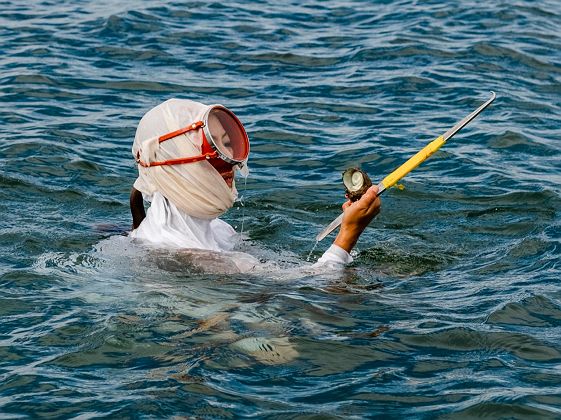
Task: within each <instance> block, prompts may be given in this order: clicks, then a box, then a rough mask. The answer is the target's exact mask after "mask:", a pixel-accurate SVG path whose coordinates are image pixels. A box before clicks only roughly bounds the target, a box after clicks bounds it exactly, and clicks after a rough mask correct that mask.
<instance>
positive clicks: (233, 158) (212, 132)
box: [136, 105, 249, 168]
mask: <svg viewBox="0 0 561 420" xmlns="http://www.w3.org/2000/svg"><path fill="white" fill-rule="evenodd" d="M200 129H202V130H203V144H202V147H201V154H200V155H197V156H190V157H184V158H177V159H168V160H162V161H156V162H149V163H146V162H143V161H141V160H140V153H138V154H137V158H136V161H137V163H138V164H139V165H141V166H144V167H145V168H148V167H150V166H163V165H180V164H184V163H193V162H199V161H202V160H210V159H216V158H219V159H222V160H223V161H224V162H226V163H229V164H230V165H232V166H239V167H240V168H241V167H243V165H244V162H245V161H246V160H247V157H248V155H249V137H248V136H247V133H246V132H245V129H244V127H243V125H242V123H241V122H240V120H239V119H238V117H236V115H235V114H234V113H233V112H232V111H230V110H229V109H227V108H225V107H223V106H222V105H215V106H213V107H211V108H210V109H209V110H208V111H207V112H205V114H204V116H203V119H202V121H197V122H194V123H192V124H191V125H188V126H187V127H183V128H180V129H179V130H176V131H172V132H171V133H167V134H164V135H163V136H160V137H159V138H158V142H159V143H163V142H164V141H166V140H170V139H173V138H175V137H177V136H180V135H182V134H185V133H188V132H189V131H194V130H200Z"/></svg>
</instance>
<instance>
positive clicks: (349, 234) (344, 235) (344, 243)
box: [333, 226, 361, 253]
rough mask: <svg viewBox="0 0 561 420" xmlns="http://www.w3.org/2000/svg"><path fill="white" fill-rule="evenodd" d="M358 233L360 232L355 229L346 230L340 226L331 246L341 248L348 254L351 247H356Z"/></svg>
mask: <svg viewBox="0 0 561 420" xmlns="http://www.w3.org/2000/svg"><path fill="white" fill-rule="evenodd" d="M360 233H361V232H359V231H357V229H352V228H346V227H344V226H342V227H341V229H340V230H339V234H338V235H337V237H336V238H335V241H333V244H334V245H337V246H338V247H340V248H343V249H344V250H345V251H347V252H348V253H350V252H351V250H352V249H353V247H354V246H355V245H356V243H357V241H358V238H359V236H360Z"/></svg>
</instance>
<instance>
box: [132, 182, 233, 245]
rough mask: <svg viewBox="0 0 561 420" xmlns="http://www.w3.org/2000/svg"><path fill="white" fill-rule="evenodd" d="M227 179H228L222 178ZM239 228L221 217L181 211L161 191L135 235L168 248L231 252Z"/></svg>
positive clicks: (155, 194) (147, 241)
mask: <svg viewBox="0 0 561 420" xmlns="http://www.w3.org/2000/svg"><path fill="white" fill-rule="evenodd" d="M222 182H224V181H222ZM236 235H237V234H236V231H235V230H234V228H232V226H230V225H229V224H228V223H226V222H224V221H223V220H220V219H212V220H208V219H199V218H196V217H192V216H189V215H188V214H185V213H184V212H182V211H181V210H179V209H178V208H177V207H176V206H175V205H174V204H173V203H171V202H170V201H169V200H168V199H167V198H165V197H164V196H162V194H160V193H159V192H156V193H154V195H153V196H152V204H151V206H150V208H149V209H148V211H147V213H146V218H145V219H144V220H143V221H142V223H141V224H140V226H139V227H138V228H136V229H135V230H133V231H132V232H131V237H132V238H133V239H137V240H139V241H141V242H143V243H149V244H151V245H157V246H160V247H164V248H194V249H208V250H211V251H231V250H232V249H233V248H234V246H235V245H236V242H237V238H236Z"/></svg>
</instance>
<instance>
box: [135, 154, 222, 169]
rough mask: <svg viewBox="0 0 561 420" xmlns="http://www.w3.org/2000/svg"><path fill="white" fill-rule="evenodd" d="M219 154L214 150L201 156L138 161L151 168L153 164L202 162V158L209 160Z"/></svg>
mask: <svg viewBox="0 0 561 420" xmlns="http://www.w3.org/2000/svg"><path fill="white" fill-rule="evenodd" d="M217 156H218V153H216V152H212V153H205V154H204V155H199V156H192V157H187V158H179V159H168V160H160V161H157V162H150V163H145V162H143V161H141V160H140V159H137V160H136V161H137V162H138V164H139V165H140V166H143V167H145V168H149V167H151V166H164V165H181V164H183V163H194V162H200V161H201V160H207V159H211V158H215V157H217Z"/></svg>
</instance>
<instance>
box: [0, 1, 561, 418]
mask: <svg viewBox="0 0 561 420" xmlns="http://www.w3.org/2000/svg"><path fill="white" fill-rule="evenodd" d="M0 10H2V11H1V12H0V52H1V54H0V97H1V101H2V107H1V108H0V122H1V124H0V211H1V214H2V217H0V418H28V417H29V418H31V417H52V418H81V419H86V418H93V417H96V418H99V417H109V418H131V417H134V418H184V417H188V418H240V417H253V418H269V419H277V418H279V419H280V418H283V419H284V418H295V419H296V418H298V419H304V418H306V419H310V418H333V419H335V418H345V419H347V418H357V419H358V418H369V417H377V416H380V417H382V416H383V417H384V418H403V417H405V416H407V417H414V418H470V417H472V418H480V417H492V418H497V417H508V418H530V417H539V418H559V417H560V416H561V344H560V343H561V285H560V283H559V280H560V277H561V276H560V274H561V263H560V255H561V223H560V217H559V213H560V211H561V175H560V173H561V32H560V30H559V28H560V27H561V3H560V2H559V1H553V0H550V1H540V2H534V1H530V0H526V1H494V2H482V1H479V2H476V1H451V2H436V1H426V2H416V1H392V0H385V1H366V0H354V1H339V0H333V1H319V0H311V1H304V2H300V1H279V2H273V1H269V2H267V1H252V2H238V3H236V2H231V1H222V2H198V1H193V2H180V1H170V2H163V1H158V0H156V1H151V2H140V1H130V0H122V1H119V2H116V1H107V0H105V1H99V2H86V1H83V0H74V1H72V0H68V1H34V0H32V1H26V2H24V1H22V0H16V1H9V2H6V1H0ZM491 90H493V91H495V92H497V99H496V101H495V102H494V103H493V104H492V105H491V107H490V108H488V109H487V110H486V111H484V112H483V113H482V114H481V115H480V116H479V117H478V118H477V119H476V120H474V121H473V122H472V123H471V124H470V125H469V126H467V127H466V128H465V129H464V130H462V131H461V132H460V133H459V134H458V135H456V137H454V138H453V139H452V140H451V141H450V142H449V144H447V145H446V146H444V147H443V149H441V151H439V152H438V153H437V154H436V155H434V156H433V157H432V158H431V159H429V160H428V161H427V162H425V163H424V164H423V165H422V166H421V167H419V168H418V169H417V170H415V171H414V172H413V173H411V174H410V175H409V176H408V177H407V178H405V180H404V181H403V184H404V186H405V189H404V190H397V189H393V190H390V191H388V192H387V193H386V194H385V195H384V196H383V200H382V211H381V213H380V215H379V216H378V217H377V218H376V219H375V220H374V222H373V223H372V225H371V227H369V228H368V229H367V230H366V231H365V232H364V234H363V235H362V237H361V239H360V241H359V244H358V246H357V248H356V250H355V251H354V257H355V260H354V262H353V263H352V264H351V265H350V266H348V267H347V268H345V269H344V270H342V271H320V272H314V271H313V270H311V269H310V268H309V266H310V264H309V263H307V262H306V257H307V255H308V253H309V252H310V250H311V249H312V247H313V244H314V241H313V237H314V236H315V235H316V234H317V232H319V231H320V230H321V229H322V227H323V226H325V225H326V224H327V223H329V222H330V221H331V220H332V219H333V218H334V217H336V216H337V215H338V214H339V212H340V205H341V204H342V202H343V200H344V197H343V189H342V186H341V181H340V176H341V172H342V171H343V170H344V169H345V168H347V167H349V166H357V165H360V166H361V167H362V168H363V169H365V170H366V171H367V172H368V173H369V174H370V175H371V177H372V178H373V179H374V180H378V179H381V178H382V177H383V176H384V175H386V174H387V173H389V172H390V171H391V170H392V169H394V168H395V167H397V166H398V165H399V164H401V163H402V162H403V161H404V160H405V159H407V158H408V157H409V156H410V155H411V154H412V153H414V152H415V151H417V150H418V149H419V148H420V147H422V146H423V145H424V144H425V143H427V142H428V141H429V140H432V139H433V138H434V137H436V136H437V135H440V134H442V133H444V132H445V131H446V130H447V129H448V128H449V127H451V126H452V125H453V124H454V123H455V122H456V121H458V120H459V119H461V118H462V117H464V116H465V115H467V114H468V113H469V112H471V111H472V110H473V109H475V108H476V107H477V106H478V105H479V104H481V103H482V102H483V101H484V100H485V99H486V98H487V97H488V95H489V91H491ZM171 97H180V98H189V99H194V100H198V101H201V102H204V103H222V104H224V105H226V106H228V107H229V108H230V109H232V110H233V111H234V112H236V114H237V115H238V116H239V117H240V118H241V120H242V121H243V122H244V124H245V126H246V128H247V130H248V133H249V136H250V139H251V148H252V149H251V150H252V151H251V158H250V162H249V163H250V167H251V174H250V177H249V178H248V179H247V182H246V183H244V182H243V180H239V181H238V186H239V189H240V195H241V196H242V201H241V202H240V203H237V204H236V206H235V208H234V209H232V210H231V211H230V212H228V213H227V214H226V215H225V216H224V219H225V220H226V221H228V222H229V223H231V224H232V225H233V226H236V227H237V229H238V230H241V227H242V224H243V231H244V235H246V237H247V239H246V241H245V246H246V247H247V249H248V252H250V253H254V254H255V255H258V256H259V258H260V259H261V260H262V262H263V264H264V266H266V267H270V268H269V269H268V270H263V271H261V272H256V273H251V274H239V273H238V274H236V273H231V272H229V271H228V267H227V264H226V265H224V264H222V262H221V261H219V260H218V259H216V260H213V259H212V258H211V259H210V260H209V261H206V260H205V261H203V263H204V264H199V265H197V264H194V262H193V261H194V259H193V255H189V253H187V255H186V253H181V252H172V251H166V250H145V249H141V248H137V247H134V246H132V245H131V244H130V243H129V242H127V237H126V236H124V235H125V233H126V231H127V230H128V229H129V226H130V223H131V220H130V216H129V210H128V194H129V191H130V187H131V185H132V183H133V182H134V179H135V174H136V168H135V164H134V161H133V159H132V156H131V152H130V148H131V145H132V140H133V138H134V133H135V127H136V124H137V123H138V121H139V120H140V118H141V117H142V115H143V114H144V113H145V112H146V111H148V110H149V109H150V108H151V107H153V106H155V105H157V104H158V103H160V102H162V101H164V100H166V99H169V98H171ZM332 239H333V235H332V236H330V237H329V238H328V239H326V240H325V241H323V242H321V243H320V245H319V246H318V247H317V248H316V249H315V250H314V251H313V253H312V260H315V259H317V258H318V257H319V256H320V255H321V254H322V252H323V251H325V249H326V248H327V247H328V246H329V243H330V241H332ZM195 259H196V260H197V258H195Z"/></svg>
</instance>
